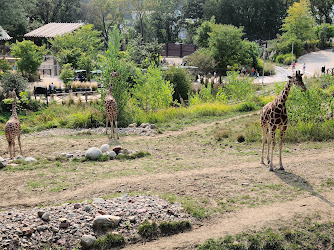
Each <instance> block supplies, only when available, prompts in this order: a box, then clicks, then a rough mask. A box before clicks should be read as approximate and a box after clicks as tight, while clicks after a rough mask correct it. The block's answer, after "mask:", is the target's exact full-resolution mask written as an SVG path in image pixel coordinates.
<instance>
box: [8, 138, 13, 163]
mask: <svg viewBox="0 0 334 250" xmlns="http://www.w3.org/2000/svg"><path fill="white" fill-rule="evenodd" d="M8 152H9V155H10V158H11V159H13V156H12V143H11V142H10V141H8Z"/></svg>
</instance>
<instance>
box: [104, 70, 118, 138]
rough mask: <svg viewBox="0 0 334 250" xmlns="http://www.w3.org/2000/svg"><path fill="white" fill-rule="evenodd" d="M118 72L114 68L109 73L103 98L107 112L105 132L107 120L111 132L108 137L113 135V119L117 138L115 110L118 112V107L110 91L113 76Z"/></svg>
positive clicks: (116, 75)
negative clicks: (108, 83) (108, 80)
mask: <svg viewBox="0 0 334 250" xmlns="http://www.w3.org/2000/svg"><path fill="white" fill-rule="evenodd" d="M118 76H119V74H118V73H117V71H116V70H114V71H113V72H112V73H111V74H110V85H109V90H108V92H107V95H106V97H105V99H104V106H105V109H106V113H107V118H106V120H107V122H106V134H108V121H110V125H111V134H110V138H112V137H113V133H114V124H113V121H115V127H116V132H117V139H119V135H118V128H117V112H118V108H117V102H116V100H115V99H114V97H112V95H111V93H112V87H113V78H114V77H118Z"/></svg>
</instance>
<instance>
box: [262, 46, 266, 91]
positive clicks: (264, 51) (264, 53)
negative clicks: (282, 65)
mask: <svg viewBox="0 0 334 250" xmlns="http://www.w3.org/2000/svg"><path fill="white" fill-rule="evenodd" d="M265 59H266V44H264V45H263V69H262V86H263V85H264V84H263V80H264V61H265Z"/></svg>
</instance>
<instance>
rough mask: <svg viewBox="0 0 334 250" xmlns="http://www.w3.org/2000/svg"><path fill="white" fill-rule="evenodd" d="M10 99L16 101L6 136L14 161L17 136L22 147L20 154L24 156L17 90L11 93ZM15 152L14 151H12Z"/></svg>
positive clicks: (13, 104) (7, 125)
mask: <svg viewBox="0 0 334 250" xmlns="http://www.w3.org/2000/svg"><path fill="white" fill-rule="evenodd" d="M8 97H9V98H14V101H13V103H12V115H11V117H10V118H9V120H8V121H7V123H6V125H5V135H6V139H7V141H8V151H9V154H10V158H11V159H13V157H15V137H16V136H17V140H18V143H19V147H20V154H21V155H22V148H21V140H20V134H21V125H20V121H19V118H18V116H17V113H16V93H15V90H13V91H10V92H9V94H8ZM12 150H13V151H12Z"/></svg>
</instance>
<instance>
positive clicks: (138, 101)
mask: <svg viewBox="0 0 334 250" xmlns="http://www.w3.org/2000/svg"><path fill="white" fill-rule="evenodd" d="M136 82H137V83H138V84H137V85H135V86H134V87H133V89H132V91H131V92H132V101H133V104H134V105H135V106H136V107H138V108H140V109H142V110H144V111H146V112H147V111H155V110H158V109H165V108H168V107H169V105H170V104H171V103H172V101H173V93H174V90H173V87H172V84H171V83H170V82H169V81H165V80H163V79H162V72H161V69H160V68H158V67H156V66H154V65H153V64H152V65H151V66H150V67H149V68H148V70H147V73H146V74H145V73H143V72H142V71H139V72H138V74H137V78H136Z"/></svg>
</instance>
